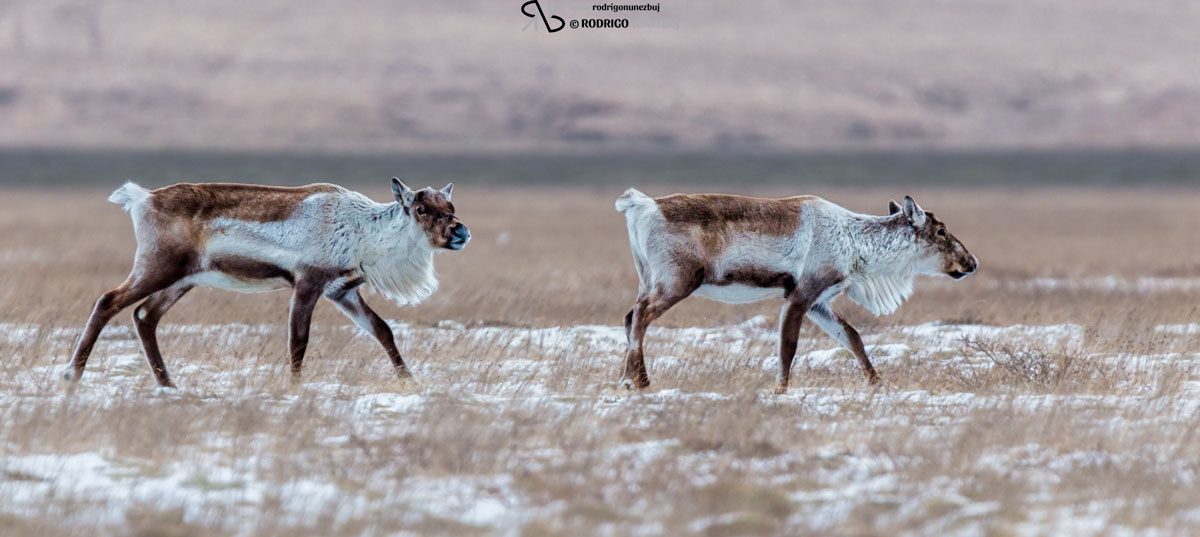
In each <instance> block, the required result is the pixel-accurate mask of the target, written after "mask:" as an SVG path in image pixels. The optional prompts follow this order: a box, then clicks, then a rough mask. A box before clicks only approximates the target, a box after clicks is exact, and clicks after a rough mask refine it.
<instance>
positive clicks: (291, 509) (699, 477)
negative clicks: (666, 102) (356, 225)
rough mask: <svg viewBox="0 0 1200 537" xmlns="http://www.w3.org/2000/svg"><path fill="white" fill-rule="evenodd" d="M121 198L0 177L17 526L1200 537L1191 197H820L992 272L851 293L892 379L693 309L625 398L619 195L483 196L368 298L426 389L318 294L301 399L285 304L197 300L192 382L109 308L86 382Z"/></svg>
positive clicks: (822, 340) (179, 319)
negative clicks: (445, 240) (867, 299)
mask: <svg viewBox="0 0 1200 537" xmlns="http://www.w3.org/2000/svg"><path fill="white" fill-rule="evenodd" d="M114 186H115V185H114ZM362 190H364V191H365V192H366V193H367V194H368V195H371V196H372V197H374V198H376V199H384V197H385V196H386V195H387V187H386V184H384V183H382V182H381V183H380V184H379V185H377V187H370V188H363V189H362ZM644 190H645V191H647V193H648V194H651V195H663V194H668V193H671V192H675V191H684V190H690V189H688V188H687V187H676V188H665V187H652V188H645V189H644ZM726 190H727V191H736V190H737V188H736V187H735V186H731V187H730V188H727V189H726ZM107 193H108V191H107V190H103V191H102V190H96V189H89V188H84V189H71V190H66V189H63V190H57V191H39V190H20V189H8V190H5V191H2V192H0V534H11V535H51V536H53V535H97V534H99V535H146V536H150V535H170V536H193V535H194V536H207V535H456V536H457V535H523V536H525V535H527V536H541V535H614V536H621V535H709V536H733V535H785V534H786V535H985V536H1006V535H1056V536H1057V535H1196V534H1200V486H1198V485H1200V483H1198V482H1200V442H1198V441H1197V440H1198V439H1197V438H1196V436H1195V430H1196V427H1195V425H1196V423H1197V420H1198V419H1200V382H1198V381H1200V378H1198V375H1200V325H1191V323H1196V322H1200V320H1198V315H1197V304H1198V303H1200V234H1197V233H1196V232H1195V230H1196V229H1200V211H1197V210H1196V207H1200V191H1196V190H1187V189H1177V190H1168V189H1114V190H1100V189H1083V188H1080V189H1058V188H1050V187H1047V188H1032V189H1001V188H988V189H983V188H980V189H953V188H950V189H948V188H924V189H915V190H912V191H909V192H906V191H901V190H893V189H882V188H877V189H862V190H841V189H826V190H822V191H818V192H806V193H813V194H818V195H821V196H823V197H826V198H827V199H830V200H832V201H835V202H838V203H841V204H843V205H845V206H847V207H848V208H851V209H854V210H858V211H863V212H872V213H877V214H879V213H882V212H883V211H884V210H885V208H886V206H887V201H888V199H889V198H899V197H901V196H903V195H905V194H908V193H911V194H913V195H914V196H915V197H916V198H917V200H918V201H919V202H921V203H922V205H923V206H924V207H925V208H926V209H928V210H931V211H934V212H935V213H937V215H938V217H939V218H940V219H942V220H944V221H945V222H947V224H948V225H949V227H950V229H951V230H952V231H953V232H954V233H955V234H956V235H957V236H958V237H959V238H960V239H961V240H962V241H963V243H964V244H965V245H966V246H967V247H968V248H970V249H971V251H972V253H974V254H976V255H977V256H978V258H979V260H980V262H981V269H980V271H979V272H978V273H976V274H975V275H973V276H971V277H969V278H967V279H965V280H963V281H961V282H952V281H950V280H948V279H940V278H926V279H922V280H920V281H918V285H917V292H916V294H915V295H914V297H913V298H912V299H911V300H910V301H909V302H908V303H906V304H905V305H904V306H903V307H901V309H900V310H899V311H898V312H897V313H895V314H893V315H890V316H887V317H882V318H875V317H872V316H871V315H870V314H869V313H867V312H866V311H865V310H863V309H861V308H859V307H858V306H856V305H854V304H851V303H849V302H848V301H846V300H845V299H841V300H839V301H838V302H837V303H836V306H837V307H838V308H839V310H840V311H842V312H844V313H845V314H846V315H847V316H848V318H849V320H850V322H851V323H852V324H854V325H855V326H856V327H857V328H858V329H859V331H860V332H862V333H863V335H864V336H865V337H866V339H867V343H868V351H869V352H872V355H873V356H874V357H875V362H876V367H877V368H878V369H879V372H880V374H881V375H882V376H883V378H884V380H885V382H884V384H883V385H882V386H881V387H879V388H870V387H868V386H866V384H865V383H864V382H863V381H862V379H861V376H860V374H859V373H858V370H857V365H856V364H855V363H854V361H853V359H852V358H850V357H849V354H848V353H846V352H845V351H838V350H836V349H837V344H836V342H835V341H833V340H832V339H830V338H828V337H826V336H824V335H823V334H821V333H820V332H819V331H817V330H816V329H815V328H814V327H812V326H811V324H809V323H806V324H805V327H804V333H803V334H802V336H803V338H804V339H802V340H801V343H800V349H799V353H798V357H797V361H796V366H795V369H794V371H793V377H792V378H793V381H792V384H793V388H792V391H791V393H789V394H788V395H785V396H776V395H773V394H771V393H770V391H771V388H772V387H773V383H774V382H775V373H776V367H777V365H776V364H777V358H776V354H775V352H776V351H775V344H776V339H775V336H774V330H773V327H774V323H775V322H776V320H777V316H778V307H779V305H778V304H776V303H765V302H764V303H757V304H752V305H746V306H730V305H724V304H718V303H715V302H709V301H706V300H704V299H700V298H692V299H689V300H687V301H685V302H684V303H683V304H681V305H680V306H679V307H677V308H676V309H675V310H672V311H671V312H670V313H668V314H667V315H666V316H665V317H664V318H663V319H661V320H660V321H659V322H657V323H656V324H655V327H658V328H652V330H651V332H650V334H649V336H648V338H647V347H646V352H647V360H648V366H649V368H650V375H651V380H652V382H653V384H652V386H651V388H650V389H649V390H648V391H646V392H644V393H635V394H622V393H620V392H618V391H616V390H615V389H614V385H615V381H616V379H617V377H618V376H619V374H620V368H621V363H622V356H621V350H622V345H623V344H622V343H621V342H620V341H619V339H620V338H618V337H615V336H614V334H619V333H620V331H619V329H616V328H615V327H616V326H617V325H619V324H620V323H621V320H622V317H623V315H624V314H625V312H626V311H627V310H628V308H629V307H630V305H631V304H632V302H633V298H634V295H635V291H636V276H635V274H634V272H633V268H632V263H631V260H630V254H629V249H628V244H627V239H626V234H625V228H624V221H623V219H622V218H621V216H620V215H619V214H618V213H616V212H615V211H614V210H613V207H612V201H613V199H614V198H615V197H616V196H617V195H618V194H620V189H601V188H549V189H546V188H542V189H533V188H515V187H514V188H504V189H500V188H483V187H473V186H469V185H466V186H460V187H459V188H458V189H456V191H455V203H456V205H457V207H458V212H459V215H460V216H461V217H462V218H463V220H464V222H466V223H467V224H468V225H469V226H470V227H471V229H472V233H473V236H474V238H473V239H472V242H471V243H470V244H469V245H468V246H467V248H466V249H465V250H464V251H462V252H459V253H446V254H443V255H441V256H439V257H438V259H437V267H438V272H439V274H440V276H441V289H440V290H439V291H438V292H437V293H436V294H435V295H434V296H433V297H432V298H431V299H430V300H428V301H427V302H426V303H424V304H421V305H420V306H417V307H415V308H405V309H399V308H397V307H395V306H394V305H390V304H387V303H386V302H385V301H384V300H383V299H382V298H381V297H378V296H376V297H374V298H371V297H370V296H368V300H369V301H370V302H371V303H372V304H373V305H374V306H375V307H376V309H377V310H379V311H380V313H381V314H382V315H383V316H384V317H385V318H388V319H392V320H394V322H395V326H396V333H397V340H398V343H399V345H400V349H401V352H402V353H404V355H405V357H406V359H407V360H408V361H409V363H410V365H411V366H412V367H414V369H415V372H416V374H417V376H418V379H419V381H418V382H417V383H403V384H402V383H400V382H398V381H395V380H393V379H392V378H391V377H390V376H389V375H388V367H387V364H386V358H385V356H384V354H383V352H382V351H381V350H380V349H378V348H377V346H376V344H375V343H374V341H373V340H371V339H370V338H369V337H366V336H363V335H361V334H357V333H356V332H355V331H354V330H353V329H352V328H351V326H350V323H349V322H348V321H347V320H345V319H344V318H343V317H341V315H340V314H338V313H337V311H336V310H335V309H334V308H333V307H331V306H329V305H328V304H323V305H321V306H319V307H318V310H317V315H316V317H315V320H314V340H313V343H312V344H311V345H310V352H309V354H308V358H307V360H306V369H305V374H304V382H303V384H301V385H299V386H290V385H289V384H288V382H287V378H286V375H285V367H284V365H285V348H286V341H285V335H284V334H285V333H286V329H285V326H284V323H285V320H286V314H287V294H286V293H272V294H265V295H237V294H232V293H227V292H222V291H215V290H198V291H195V292H193V293H191V294H190V295H189V296H187V297H186V298H184V299H183V300H182V301H181V303H180V304H179V305H178V306H177V307H176V308H175V309H174V310H172V312H171V313H170V314H169V315H168V316H167V318H166V319H165V320H164V327H163V329H162V331H161V332H160V333H161V342H162V345H163V351H164V356H165V358H166V362H167V366H168V367H169V368H170V370H171V372H172V373H173V376H174V377H175V381H176V382H177V383H178V385H179V389H178V390H174V391H169V392H163V391H160V390H157V389H155V387H154V382H153V378H152V375H151V374H150V371H149V368H148V367H147V366H146V364H145V360H144V358H143V357H142V356H141V355H140V351H139V349H138V348H137V344H136V338H135V337H134V336H133V334H132V327H131V323H130V321H129V314H128V313H124V314H122V315H121V316H120V317H118V319H117V320H116V321H114V323H113V324H111V325H110V327H109V329H108V330H107V331H106V333H105V336H103V337H102V339H101V340H100V342H99V343H98V345H97V348H96V352H95V353H94V354H93V356H92V358H91V361H90V362H89V365H88V371H87V373H86V374H85V376H84V378H83V381H82V383H81V385H80V386H79V387H78V389H77V390H75V391H74V392H72V393H68V391H67V390H66V386H65V385H64V384H63V383H62V382H61V381H59V380H58V375H57V373H58V371H59V370H60V368H61V367H62V366H63V365H65V364H66V363H67V360H68V359H69V355H70V352H71V350H72V345H73V343H74V338H75V337H76V336H77V334H78V330H79V329H80V328H81V327H82V325H83V323H84V321H85V320H86V317H87V314H88V312H89V310H90V307H91V303H92V302H93V301H94V300H95V299H96V297H97V296H99V295H100V294H101V293H102V292H104V291H105V290H107V289H108V288H110V287H112V286H115V285H116V284H118V283H119V282H120V281H121V280H122V279H123V278H124V276H125V275H126V274H127V272H128V270H129V267H130V261H131V259H132V253H133V249H134V242H133V237H132V232H131V226H130V223H129V219H128V216H127V215H126V214H124V213H122V212H121V211H120V209H119V208H117V207H115V206H113V205H111V204H108V203H106V202H105V201H104V198H105V196H106V195H107ZM748 193H751V194H759V195H787V194H794V193H796V192H784V191H780V190H762V191H752V192H748Z"/></svg>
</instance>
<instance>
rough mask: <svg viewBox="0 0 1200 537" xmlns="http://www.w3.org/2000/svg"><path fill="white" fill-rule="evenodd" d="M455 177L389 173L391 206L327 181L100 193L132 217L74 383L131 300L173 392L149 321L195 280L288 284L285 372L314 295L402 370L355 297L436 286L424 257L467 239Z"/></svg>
mask: <svg viewBox="0 0 1200 537" xmlns="http://www.w3.org/2000/svg"><path fill="white" fill-rule="evenodd" d="M453 191H454V184H453V183H451V184H448V185H446V187H445V188H443V189H441V190H434V189H432V188H423V189H421V190H417V191H413V190H412V189H410V188H409V187H408V186H406V185H405V184H404V183H403V182H401V181H400V180H399V179H398V178H395V177H393V178H392V194H393V196H394V198H395V202H393V203H376V202H374V201H372V200H371V199H369V198H367V197H366V196H364V195H362V194H359V193H357V192H352V191H350V190H347V189H345V188H342V187H340V186H337V185H331V184H315V185H309V186H304V187H297V188H284V187H273V186H259V185H241V184H217V183H208V184H188V183H181V184H177V185H172V186H168V187H165V188H160V189H158V190H146V189H144V188H142V187H140V186H138V185H136V184H133V183H132V182H130V183H126V184H125V185H124V186H122V187H120V188H118V189H117V190H116V191H115V192H113V193H112V195H111V196H109V198H108V200H109V201H111V202H113V203H116V204H118V205H121V206H122V207H123V208H124V209H125V210H126V211H128V212H129V214H130V216H131V217H132V219H133V232H134V236H135V237H136V239H137V252H136V253H135V254H134V260H133V270H132V272H130V274H129V277H128V279H126V280H125V282H124V283H122V284H121V285H119V286H117V287H116V288H115V289H112V290H111V291H108V292H107V293H104V294H103V295H102V296H101V297H100V299H99V300H97V301H96V305H95V307H94V308H93V310H92V315H91V318H90V319H88V322H87V326H86V327H85V328H84V330H83V334H82V335H81V336H80V338H79V344H78V346H77V347H76V349H75V353H74V356H73V358H72V361H71V364H72V367H71V369H70V370H69V371H67V372H66V373H65V375H64V376H65V377H66V378H67V379H69V380H70V379H74V380H76V381H78V380H79V378H80V377H81V376H82V375H83V370H84V366H86V365H87V359H88V355H89V354H91V352H92V346H93V345H94V344H95V342H96V338H97V337H99V335H100V332H101V331H102V330H103V329H104V326H105V325H106V324H107V323H108V321H109V320H110V319H112V317H113V316H114V315H116V314H117V313H119V312H120V311H121V310H123V309H125V308H127V307H129V306H132V305H134V304H137V303H138V302H139V301H142V302H141V304H140V305H138V306H137V308H135V309H134V314H133V322H134V326H135V328H136V329H137V334H138V338H139V339H141V343H142V350H143V351H144V352H145V353H146V359H147V360H148V361H149V362H150V369H151V370H152V371H153V372H154V376H155V378H156V379H157V380H158V384H159V385H161V386H169V387H173V386H174V385H173V384H172V382H171V378H170V376H169V375H168V374H167V369H166V366H164V365H163V359H162V354H161V353H160V352H159V349H158V339H157V337H156V335H155V331H156V328H157V326H158V322H159V320H160V319H161V318H162V316H163V314H165V313H166V312H167V310H168V309H170V308H171V306H173V305H174V304H175V302H176V301H178V300H179V299H180V298H181V297H183V295H184V294H186V293H187V292H188V291H189V290H191V289H192V288H193V287H196V286H210V287H217V288H221V289H228V290H232V291H239V292H259V291H272V290H277V289H288V288H290V289H291V290H292V298H291V310H290V319H289V322H288V343H289V349H290V351H291V370H292V375H293V378H298V377H299V375H300V369H301V365H302V363H303V361H304V352H305V349H306V347H307V346H308V332H309V324H310V321H311V318H312V312H313V308H314V307H315V306H316V304H317V301H318V300H320V298H321V297H325V298H327V299H329V300H330V301H331V302H333V303H334V305H336V306H337V307H338V309H340V310H341V311H342V312H343V313H345V314H346V315H347V316H348V317H349V318H350V319H351V320H353V321H354V323H355V324H357V325H358V326H359V327H361V328H362V329H363V330H366V331H367V332H370V333H371V334H373V335H374V336H375V338H376V339H377V340H379V343H380V344H381V345H383V348H384V350H385V351H386V352H387V355H388V357H389V358H390V359H391V361H392V364H393V366H394V367H395V370H396V373H397V374H398V375H400V376H401V377H407V376H410V375H411V374H410V373H409V371H408V368H407V367H406V366H405V365H404V360H403V359H402V358H401V357H400V352H399V351H398V350H397V349H396V344H395V341H394V338H393V336H392V331H391V328H390V327H388V325H387V323H386V322H384V320H383V319H381V318H380V317H379V315H377V314H376V313H375V312H374V311H373V310H371V308H370V307H369V306H367V303H366V302H364V301H363V298H362V295H361V294H360V293H359V287H360V286H362V285H363V284H368V285H369V286H370V287H371V288H372V289H374V290H375V291H376V292H379V293H381V294H383V295H384V296H386V297H388V298H390V299H392V300H394V301H395V302H396V303H397V304H399V305H401V306H403V305H408V304H413V305H415V304H417V303H419V302H421V301H422V300H423V299H425V298H427V297H428V296H429V295H431V294H432V293H433V292H434V290H436V289H437V285H438V281H437V275H436V274H435V273H434V270H433V254H434V253H435V252H438V251H444V250H461V249H462V248H463V246H465V245H466V244H467V241H468V240H470V237H471V234H470V231H469V230H468V229H467V226H465V225H463V224H462V222H460V221H459V219H458V217H457V216H455V214H454V204H453V203H451V202H450V196H451V194H452V193H453Z"/></svg>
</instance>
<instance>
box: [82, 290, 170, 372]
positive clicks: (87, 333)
mask: <svg viewBox="0 0 1200 537" xmlns="http://www.w3.org/2000/svg"><path fill="white" fill-rule="evenodd" d="M145 272H146V271H141V270H137V269H134V272H133V273H132V274H130V275H129V278H128V279H126V280H125V282H124V283H122V284H121V285H119V286H117V287H116V288H114V289H112V290H111V291H109V292H107V293H104V294H103V295H100V298H99V299H98V300H96V305H95V306H94V307H93V308H92V315H91V317H89V318H88V322H87V326H85V327H84V329H83V334H81V335H80V336H79V343H78V345H76V346H75V353H74V355H73V356H72V358H71V365H72V368H71V371H68V372H67V373H66V374H64V375H63V376H64V377H65V378H66V379H67V380H72V381H76V382H77V381H79V379H80V378H81V377H83V369H84V367H86V366H87V360H88V357H89V356H91V354H92V348H93V347H94V346H95V344H96V339H97V338H99V337H100V332H101V331H103V330H104V327H105V325H107V324H108V321H110V320H111V319H112V318H113V316H115V315H116V314H118V313H121V310H124V309H125V308H128V307H129V306H132V305H134V304H136V303H137V302H138V301H139V300H141V299H143V298H146V297H148V296H150V295H151V294H153V293H155V292H157V291H161V290H163V289H166V288H167V287H169V286H171V285H172V284H174V283H175V282H176V281H178V280H179V279H180V277H181V276H178V277H177V275H158V276H153V275H152V276H148V277H143V276H141V274H144V273H145Z"/></svg>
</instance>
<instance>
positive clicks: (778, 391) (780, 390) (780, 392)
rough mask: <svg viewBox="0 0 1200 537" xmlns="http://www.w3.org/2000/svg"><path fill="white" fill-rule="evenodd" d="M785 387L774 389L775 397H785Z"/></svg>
mask: <svg viewBox="0 0 1200 537" xmlns="http://www.w3.org/2000/svg"><path fill="white" fill-rule="evenodd" d="M787 390H788V389H787V386H780V387H778V388H775V395H787Z"/></svg>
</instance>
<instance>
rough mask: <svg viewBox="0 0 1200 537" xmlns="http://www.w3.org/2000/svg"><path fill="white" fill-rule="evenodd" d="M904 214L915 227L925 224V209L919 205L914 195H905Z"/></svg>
mask: <svg viewBox="0 0 1200 537" xmlns="http://www.w3.org/2000/svg"><path fill="white" fill-rule="evenodd" d="M904 216H905V217H906V218H908V221H909V222H912V225H913V226H915V227H921V226H923V225H925V210H924V209H922V208H921V206H920V205H917V202H916V200H914V199H912V196H904Z"/></svg>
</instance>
